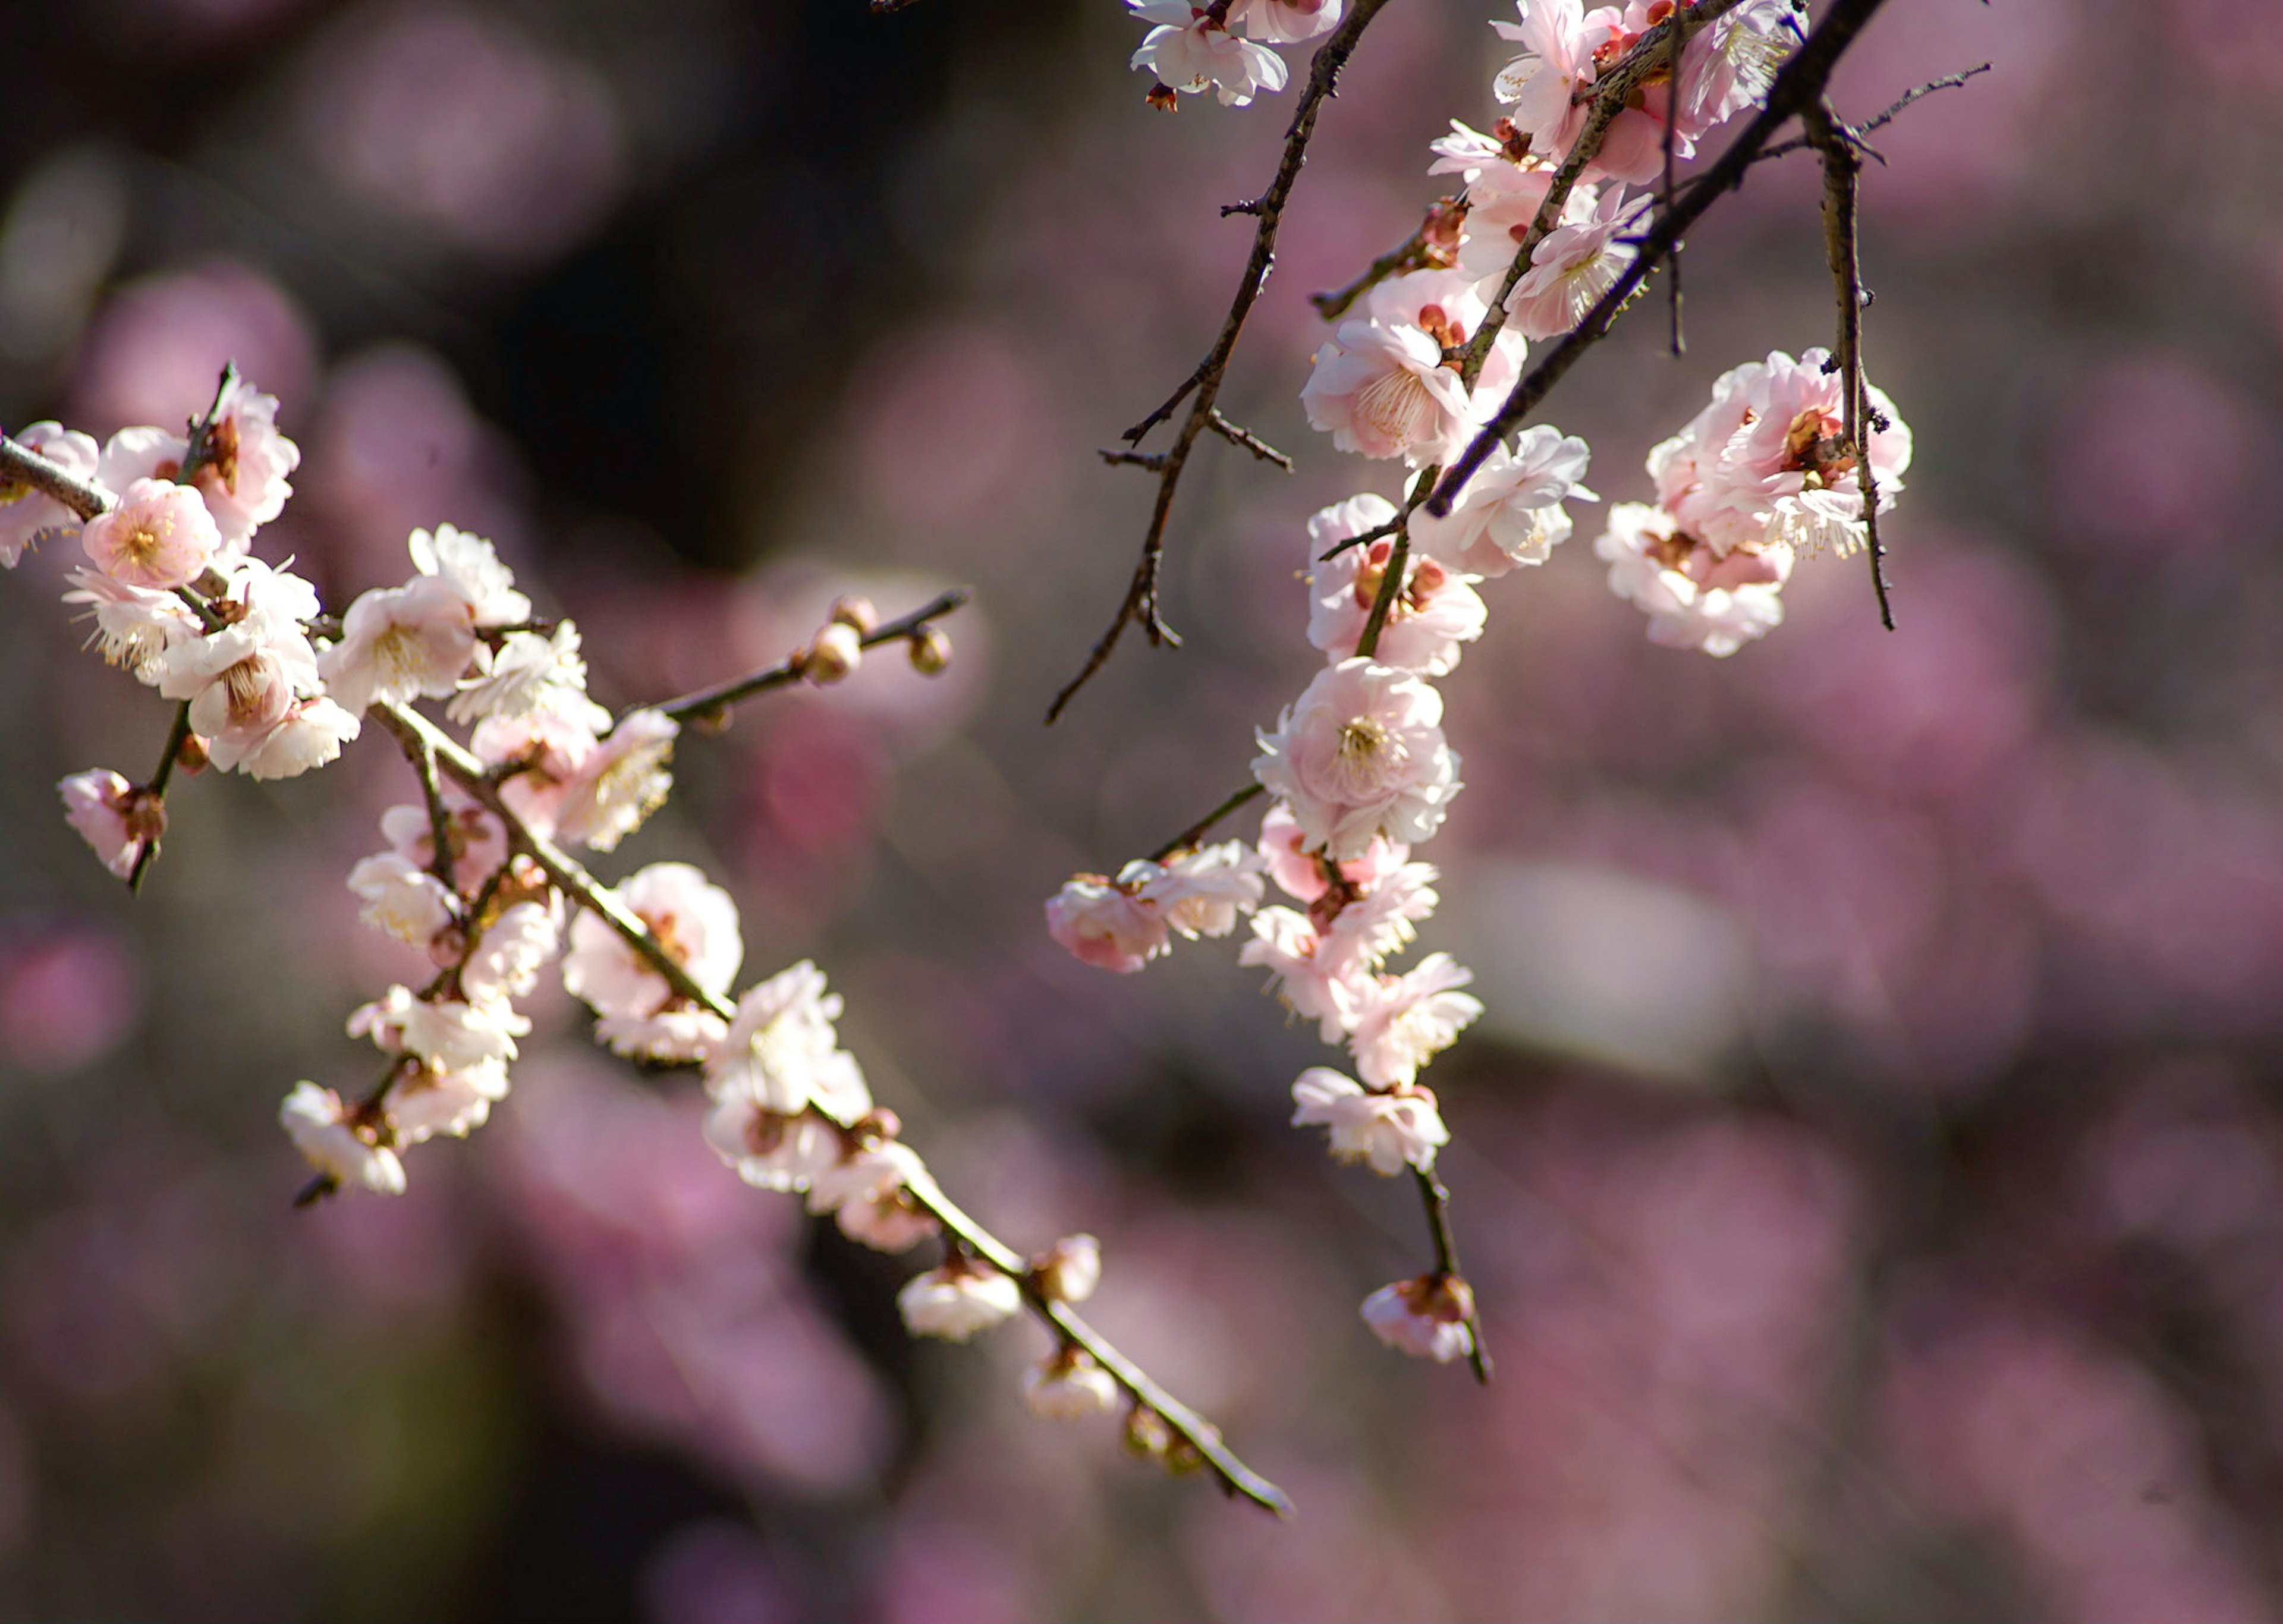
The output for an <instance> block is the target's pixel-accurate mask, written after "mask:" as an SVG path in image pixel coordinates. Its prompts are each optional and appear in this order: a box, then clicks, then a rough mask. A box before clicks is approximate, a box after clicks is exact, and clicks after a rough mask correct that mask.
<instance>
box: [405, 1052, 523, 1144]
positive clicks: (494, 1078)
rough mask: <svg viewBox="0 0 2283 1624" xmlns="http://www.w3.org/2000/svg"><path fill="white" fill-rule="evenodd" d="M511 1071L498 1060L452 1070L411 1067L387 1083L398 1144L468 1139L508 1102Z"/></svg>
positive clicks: (427, 1066) (436, 1067)
mask: <svg viewBox="0 0 2283 1624" xmlns="http://www.w3.org/2000/svg"><path fill="white" fill-rule="evenodd" d="M507 1086H508V1078H507V1067H506V1065H505V1064H504V1063H503V1062H502V1061H480V1062H479V1063H478V1064H476V1065H473V1066H464V1067H459V1068H445V1067H440V1066H434V1065H423V1066H419V1067H416V1068H412V1069H410V1070H409V1071H408V1072H406V1073H405V1074H404V1075H403V1076H400V1077H398V1078H397V1079H396V1080H395V1081H394V1082H393V1083H392V1084H389V1088H388V1096H387V1100H386V1105H387V1107H388V1125H389V1129H390V1131H391V1132H393V1134H394V1135H395V1137H396V1138H397V1140H398V1141H399V1142H400V1143H402V1144H406V1145H417V1144H420V1143H421V1142H422V1141H423V1140H425V1139H430V1138H434V1137H435V1136H436V1135H438V1134H440V1133H441V1134H448V1135H450V1136H451V1137H452V1138H466V1137H467V1136H468V1135H469V1134H471V1133H472V1132H473V1131H475V1130H477V1129H478V1128H480V1127H482V1126H483V1125H484V1123H486V1122H487V1121H488V1120H489V1119H490V1117H491V1112H492V1107H493V1106H495V1105H496V1104H497V1103H498V1102H499V1101H501V1100H504V1099H506V1098H507Z"/></svg>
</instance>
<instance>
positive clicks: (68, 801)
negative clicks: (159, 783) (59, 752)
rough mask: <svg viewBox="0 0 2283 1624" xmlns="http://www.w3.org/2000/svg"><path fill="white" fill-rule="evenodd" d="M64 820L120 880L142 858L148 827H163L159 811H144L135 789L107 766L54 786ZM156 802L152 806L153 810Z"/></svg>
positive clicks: (95, 768)
mask: <svg viewBox="0 0 2283 1624" xmlns="http://www.w3.org/2000/svg"><path fill="white" fill-rule="evenodd" d="M56 789H57V790H58V792H59V793H60V794H61V795H62V796H63V800H64V819H65V821H66V822H67V823H69V824H70V825H71V826H72V828H75V829H77V830H78V831H79V833H80V838H81V839H82V840H84V841H86V842H87V843H88V844H89V845H90V846H91V847H93V848H94V849H95V855H96V856H97V858H98V859H101V861H102V863H103V866H105V868H108V869H109V870H111V872H112V873H113V874H117V875H118V876H119V877H120V878H121V879H122V880H124V879H125V878H127V876H128V875H129V874H133V873H134V872H135V865H136V862H137V861H139V860H140V859H141V858H142V856H143V847H144V840H145V835H146V834H147V832H148V828H149V826H151V825H152V823H153V822H157V823H159V824H160V827H163V822H164V819H165V816H166V814H165V812H163V811H155V812H144V810H143V808H142V804H141V799H140V795H139V792H138V791H137V790H136V788H135V786H134V785H132V784H130V783H129V782H128V781H126V780H125V779H124V778H121V776H120V775H119V774H118V773H114V772H113V771H112V770H111V769H110V768H108V767H91V768H90V769H89V770H88V771H87V772H84V773H73V774H72V775H71V776H70V777H69V778H66V779H65V780H64V781H62V782H61V783H59V784H58V785H57V786H56ZM152 807H153V808H156V807H157V803H156V802H153V803H152Z"/></svg>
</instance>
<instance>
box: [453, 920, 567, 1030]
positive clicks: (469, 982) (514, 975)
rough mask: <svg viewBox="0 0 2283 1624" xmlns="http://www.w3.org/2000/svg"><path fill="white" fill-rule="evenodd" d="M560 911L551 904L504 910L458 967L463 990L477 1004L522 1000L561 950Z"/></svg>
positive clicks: (487, 926) (561, 929)
mask: <svg viewBox="0 0 2283 1624" xmlns="http://www.w3.org/2000/svg"><path fill="white" fill-rule="evenodd" d="M561 912H562V909H561V905H560V904H559V903H557V902H556V901H555V900H554V898H553V897H551V896H550V897H549V900H548V901H546V902H539V901H526V902H518V903H514V904H511V905H509V906H507V907H504V908H503V909H501V910H500V912H499V915H498V917H497V918H495V919H494V920H493V921H492V922H491V923H490V924H488V925H486V926H485V927H484V929H483V935H482V936H479V937H478V938H477V940H476V944H475V946H474V947H473V948H471V950H470V951H469V952H468V955H467V958H466V959H465V960H464V961H463V962H462V963H461V966H460V990H461V991H463V992H464V993H466V994H467V995H468V997H469V998H471V999H473V1000H474V1001H475V1002H476V1003H478V1004H488V1003H498V1002H501V1001H503V1000H505V999H507V998H520V997H522V996H523V995H524V994H526V993H527V992H529V991H531V990H532V989H533V988H534V987H535V986H536V985H537V984H538V983H539V972H540V969H541V967H542V966H543V965H545V964H546V963H547V961H548V960H550V959H552V958H554V957H555V955H556V952H557V950H558V949H560V947H561V946H562V944H563V926H562V921H561V919H560V917H559V916H560V914H561Z"/></svg>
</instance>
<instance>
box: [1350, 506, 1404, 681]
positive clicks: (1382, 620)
mask: <svg viewBox="0 0 2283 1624" xmlns="http://www.w3.org/2000/svg"><path fill="white" fill-rule="evenodd" d="M1405 517H1406V518H1407V517H1410V516H1409V515H1408V514H1407V513H1406V515H1405ZM1410 564H1411V532H1410V531H1409V530H1408V529H1398V530H1397V531H1396V532H1395V545H1394V546H1393V547H1391V548H1389V549H1388V553H1387V572H1386V573H1385V574H1384V575H1383V576H1381V577H1380V578H1379V594H1378V595H1377V596H1375V597H1374V598H1373V599H1372V601H1371V613H1370V614H1368V615H1367V616H1365V617H1364V622H1363V633H1362V635H1361V636H1360V637H1358V638H1357V639H1356V652H1357V653H1358V654H1360V655H1361V656H1362V657H1364V658H1366V659H1369V658H1370V657H1372V656H1373V655H1375V654H1377V653H1378V652H1379V634H1380V633H1382V632H1383V631H1385V630H1386V629H1387V618H1388V616H1389V615H1391V614H1392V613H1394V612H1395V600H1396V599H1398V598H1399V597H1401V596H1402V595H1403V578H1404V576H1405V575H1406V573H1408V571H1409V569H1410Z"/></svg>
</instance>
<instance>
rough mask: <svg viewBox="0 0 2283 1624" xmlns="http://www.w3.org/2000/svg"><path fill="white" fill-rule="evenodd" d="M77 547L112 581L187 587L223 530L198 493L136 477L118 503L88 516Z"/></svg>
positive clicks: (218, 544) (210, 555) (206, 561)
mask: <svg viewBox="0 0 2283 1624" xmlns="http://www.w3.org/2000/svg"><path fill="white" fill-rule="evenodd" d="M79 542H80V546H81V547H82V548H83V549H84V550H85V551H86V553H87V556H88V559H89V561H90V563H93V564H94V565H95V567H96V568H97V569H98V570H100V571H103V572H104V573H105V575H108V576H109V577H111V579H113V580H115V581H120V582H122V583H124V584H125V585H127V586H129V587H150V588H160V587H187V586H189V585H190V584H191V582H192V581H194V580H196V579H198V578H199V574H200V572H201V571H204V570H205V569H206V565H207V564H209V563H213V562H214V554H215V552H216V550H217V549H219V548H221V546H222V532H219V531H217V530H216V529H215V528H214V518H213V517H212V516H211V515H210V514H208V513H207V512H206V503H204V502H202V501H199V493H197V492H196V491H193V490H191V489H190V488H189V487H188V486H180V485H175V484H173V483H171V482H169V481H168V480H164V479H137V480H136V481H135V482H134V483H133V484H131V485H129V486H128V487H127V490H126V493H125V494H123V495H122V496H121V498H120V501H119V505H118V506H117V507H115V508H113V509H111V511H110V512H108V513H100V514H97V516H96V517H93V518H91V519H90V520H88V522H87V524H86V526H85V528H83V529H82V531H81V532H80V538H79Z"/></svg>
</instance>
